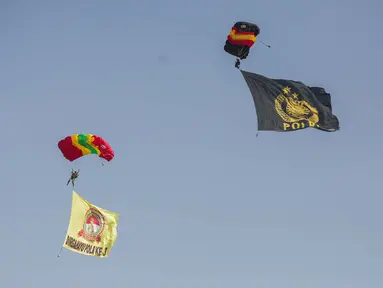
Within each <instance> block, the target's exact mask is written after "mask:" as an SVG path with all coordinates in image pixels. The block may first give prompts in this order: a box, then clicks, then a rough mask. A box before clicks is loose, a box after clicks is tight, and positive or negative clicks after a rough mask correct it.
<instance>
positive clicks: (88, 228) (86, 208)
mask: <svg viewBox="0 0 383 288" xmlns="http://www.w3.org/2000/svg"><path fill="white" fill-rule="evenodd" d="M118 217H119V214H117V213H114V212H110V211H108V210H105V209H103V208H100V207H97V206H95V205H93V204H91V203H89V202H88V201H86V200H85V199H84V198H82V197H80V196H79V195H78V194H77V193H76V192H75V191H73V197H72V212H71V216H70V221H69V227H68V232H67V234H66V237H65V241H64V247H65V248H67V249H69V250H72V251H74V252H77V253H81V254H84V255H89V256H96V257H101V258H104V257H108V256H109V253H110V250H111V249H112V246H113V244H114V242H116V239H117V222H118Z"/></svg>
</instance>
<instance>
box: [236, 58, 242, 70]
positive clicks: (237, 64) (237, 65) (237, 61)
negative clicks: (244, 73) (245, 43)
mask: <svg viewBox="0 0 383 288" xmlns="http://www.w3.org/2000/svg"><path fill="white" fill-rule="evenodd" d="M239 65H241V61H239V59H238V58H237V60H236V61H235V68H237V69H239Z"/></svg>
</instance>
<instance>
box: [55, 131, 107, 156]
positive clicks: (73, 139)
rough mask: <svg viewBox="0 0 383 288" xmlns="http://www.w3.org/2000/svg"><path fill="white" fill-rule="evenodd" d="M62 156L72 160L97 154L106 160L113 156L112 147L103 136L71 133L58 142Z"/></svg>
mask: <svg viewBox="0 0 383 288" xmlns="http://www.w3.org/2000/svg"><path fill="white" fill-rule="evenodd" d="M58 147H59V149H60V150H61V152H62V154H63V156H64V157H65V158H66V159H68V160H69V161H71V162H72V161H74V160H76V159H78V158H80V157H82V156H85V155H90V154H97V155H98V156H99V157H100V158H103V159H105V160H106V161H108V162H109V161H111V160H112V159H113V158H114V152H113V149H112V147H111V146H110V145H109V144H108V142H106V141H105V140H104V139H103V138H101V137H99V136H96V135H93V134H73V135H71V136H67V137H66V138H64V139H62V140H60V141H59V142H58Z"/></svg>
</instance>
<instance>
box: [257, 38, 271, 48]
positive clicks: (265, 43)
mask: <svg viewBox="0 0 383 288" xmlns="http://www.w3.org/2000/svg"><path fill="white" fill-rule="evenodd" d="M259 42H261V43H262V44H263V45H265V46H266V47H269V48H271V46H270V45H268V44H266V43H265V42H263V41H262V40H259Z"/></svg>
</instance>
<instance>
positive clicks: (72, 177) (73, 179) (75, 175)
mask: <svg viewBox="0 0 383 288" xmlns="http://www.w3.org/2000/svg"><path fill="white" fill-rule="evenodd" d="M78 176H80V169H79V170H78V171H75V170H73V169H72V172H71V176H70V178H69V180H68V182H67V183H66V185H67V186H68V185H69V183H70V182H71V181H72V186H73V187H74V181H75V180H76V178H78Z"/></svg>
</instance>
